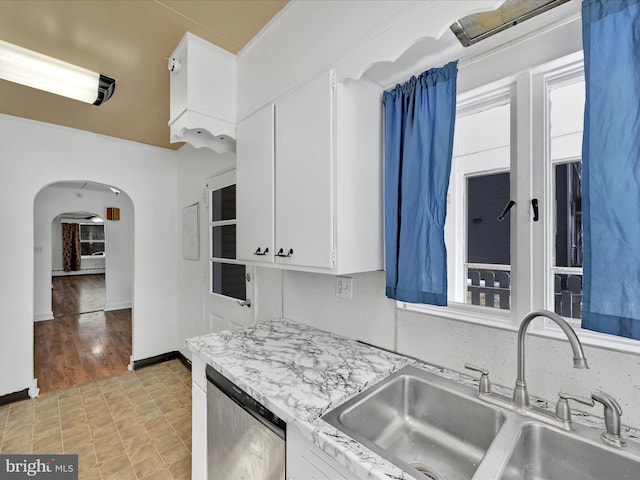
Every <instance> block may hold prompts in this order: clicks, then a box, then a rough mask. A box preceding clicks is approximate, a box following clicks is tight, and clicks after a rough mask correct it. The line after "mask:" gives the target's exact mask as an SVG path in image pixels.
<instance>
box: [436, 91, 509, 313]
mask: <svg viewBox="0 0 640 480" xmlns="http://www.w3.org/2000/svg"><path fill="white" fill-rule="evenodd" d="M509 97H510V93H509V90H508V89H502V90H499V91H496V92H492V93H490V94H489V95H487V96H482V97H481V98H478V99H474V101H472V102H469V103H466V104H460V105H459V108H458V115H457V119H456V129H455V138H454V146H453V148H454V155H453V159H452V165H451V178H450V181H449V191H448V196H449V205H448V211H447V219H446V223H445V243H446V245H447V263H448V265H449V272H448V276H449V282H448V286H449V287H448V288H449V292H448V297H449V302H450V303H451V302H455V303H466V304H471V305H477V306H482V307H489V308H499V309H506V310H508V309H509V305H510V263H511V261H510V250H509V248H510V219H509V216H505V218H504V220H502V221H499V220H498V216H499V215H500V213H501V212H502V210H503V209H504V207H505V205H507V203H508V202H509V200H510V192H509V169H510V166H509V162H510V128H511V127H510V100H509ZM461 259H462V261H461Z"/></svg>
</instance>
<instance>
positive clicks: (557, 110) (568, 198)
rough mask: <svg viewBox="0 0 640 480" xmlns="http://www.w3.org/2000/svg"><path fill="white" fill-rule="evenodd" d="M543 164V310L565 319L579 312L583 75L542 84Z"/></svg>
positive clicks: (580, 308)
mask: <svg viewBox="0 0 640 480" xmlns="http://www.w3.org/2000/svg"><path fill="white" fill-rule="evenodd" d="M546 83H547V89H548V95H547V103H548V108H547V110H548V112H549V114H548V117H547V120H548V122H549V126H548V131H549V140H550V141H549V148H548V152H549V162H548V169H547V171H548V178H547V183H548V185H549V187H550V195H549V197H550V198H549V200H550V201H551V203H550V204H551V205H552V206H553V216H552V222H551V224H549V225H548V229H549V235H548V238H547V242H548V244H549V248H548V250H549V251H551V252H552V253H553V256H552V257H551V262H550V265H549V272H548V274H547V279H548V281H549V284H550V285H551V286H552V287H553V292H552V294H551V295H550V292H547V298H548V299H552V301H549V300H547V302H546V304H547V308H548V309H549V310H552V311H555V312H556V313H557V314H559V315H562V316H563V317H567V318H575V319H580V318H581V311H582V251H583V246H582V201H581V200H582V195H581V192H582V161H581V158H580V156H581V155H582V129H583V110H584V96H585V83H584V73H583V72H582V70H580V71H579V72H570V73H569V74H561V75H560V76H559V77H555V78H553V77H552V78H550V79H549V80H548V81H547V82H546Z"/></svg>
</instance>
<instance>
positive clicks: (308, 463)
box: [287, 429, 357, 480]
mask: <svg viewBox="0 0 640 480" xmlns="http://www.w3.org/2000/svg"><path fill="white" fill-rule="evenodd" d="M356 478H357V477H356V476H355V474H353V473H351V472H349V471H348V470H347V469H346V468H345V467H343V466H342V465H340V464H339V463H338V462H336V460H334V459H333V458H331V457H330V456H329V455H327V454H326V453H324V452H323V451H322V450H320V448H318V447H317V446H315V445H314V444H312V443H311V442H309V441H308V440H307V439H305V438H304V437H303V436H302V435H301V434H300V433H298V432H297V431H295V430H293V429H291V430H290V431H289V430H288V431H287V480H302V479H311V480H352V479H356Z"/></svg>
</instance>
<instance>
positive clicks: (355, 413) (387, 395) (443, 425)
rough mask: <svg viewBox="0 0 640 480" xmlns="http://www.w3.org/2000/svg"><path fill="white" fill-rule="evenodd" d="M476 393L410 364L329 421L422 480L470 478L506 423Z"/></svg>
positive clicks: (331, 414)
mask: <svg viewBox="0 0 640 480" xmlns="http://www.w3.org/2000/svg"><path fill="white" fill-rule="evenodd" d="M505 418H506V417H505V415H504V413H503V412H501V410H500V409H499V408H494V407H493V406H489V405H487V404H485V403H483V402H481V401H479V400H478V399H477V398H476V397H475V389H473V388H471V387H468V386H465V385H461V384H459V383H456V382H453V381H451V380H447V379H444V378H442V377H439V376H437V375H434V374H432V373H429V372H426V371H424V370H421V369H418V368H415V367H412V366H407V367H404V368H403V369H401V370H399V371H397V372H396V373H394V374H392V375H391V376H389V377H388V378H387V379H385V380H383V381H382V382H381V383H379V384H377V385H374V386H373V387H371V388H370V389H368V390H366V391H364V392H362V393H361V394H359V395H357V396H356V397H354V398H352V399H351V400H349V401H347V402H346V403H344V404H343V405H341V406H340V407H338V408H336V409H335V410H332V411H331V412H329V413H327V414H326V415H325V416H324V417H323V419H324V420H325V421H326V422H328V423H329V424H331V425H333V426H334V427H335V428H337V429H338V430H340V431H342V432H343V433H345V434H346V435H348V436H350V437H351V438H353V439H354V440H356V441H358V442H360V443H362V444H363V445H365V446H366V447H368V448H369V449H371V450H373V451H374V452H376V453H377V454H379V455H380V456H381V457H383V458H386V459H387V460H388V461H390V462H391V463H393V464H394V465H396V466H397V467H399V468H401V469H402V470H404V471H405V472H407V473H409V474H411V475H412V476H414V477H416V478H428V479H447V480H456V479H470V478H471V477H472V476H473V474H474V472H475V470H476V468H477V466H478V464H479V463H480V462H481V460H482V458H483V457H484V455H485V453H486V451H487V449H488V448H489V446H490V445H491V442H492V441H493V439H494V437H495V436H496V435H497V434H498V432H499V431H500V428H501V426H502V425H503V424H504V422H505Z"/></svg>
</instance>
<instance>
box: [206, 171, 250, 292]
mask: <svg viewBox="0 0 640 480" xmlns="http://www.w3.org/2000/svg"><path fill="white" fill-rule="evenodd" d="M231 185H236V169H235V168H233V169H231V170H226V171H223V172H220V173H218V174H217V175H215V176H213V177H211V178H210V179H209V180H208V182H207V186H206V200H207V203H206V204H207V228H208V233H207V240H208V266H207V271H208V278H207V293H208V294H209V295H213V296H215V297H218V298H222V299H227V300H230V301H233V302H246V301H247V299H248V293H249V292H248V288H247V282H246V274H247V273H248V272H247V265H246V264H245V263H244V262H241V261H239V260H237V258H224V257H215V256H214V255H213V234H212V232H213V227H222V226H227V225H237V222H238V220H237V209H236V218H234V219H230V220H216V221H213V219H212V205H213V193H214V192H216V191H218V190H221V189H223V188H225V187H229V186H231ZM236 256H237V252H236ZM214 263H225V264H232V265H243V266H244V267H245V298H244V299H242V298H237V297H231V296H229V295H224V294H222V293H217V292H214V291H213V265H214Z"/></svg>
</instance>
